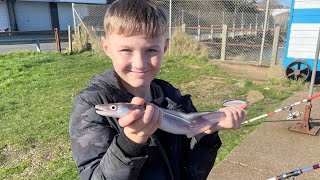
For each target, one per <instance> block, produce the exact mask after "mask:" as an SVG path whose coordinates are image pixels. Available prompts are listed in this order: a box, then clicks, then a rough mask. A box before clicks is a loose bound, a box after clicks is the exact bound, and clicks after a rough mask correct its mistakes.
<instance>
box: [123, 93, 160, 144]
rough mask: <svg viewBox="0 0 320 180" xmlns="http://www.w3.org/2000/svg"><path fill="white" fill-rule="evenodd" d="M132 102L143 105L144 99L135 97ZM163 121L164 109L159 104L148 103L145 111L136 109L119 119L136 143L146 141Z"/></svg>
mask: <svg viewBox="0 0 320 180" xmlns="http://www.w3.org/2000/svg"><path fill="white" fill-rule="evenodd" d="M131 103H132V104H137V105H143V104H144V99H142V98H139V97H134V98H133V99H132V101H131ZM161 121H162V111H161V110H160V108H159V107H158V106H155V105H152V104H147V105H146V109H145V110H144V111H142V110H139V109H136V110H134V111H132V112H131V113H129V114H127V115H126V116H124V117H122V118H120V119H119V124H120V126H121V127H123V128H124V134H125V135H126V136H127V137H128V138H129V139H130V140H132V141H133V142H135V143H139V144H142V143H146V142H147V140H148V139H149V137H150V136H151V134H153V133H154V132H155V131H156V130H157V129H158V128H159V127H160V124H161Z"/></svg>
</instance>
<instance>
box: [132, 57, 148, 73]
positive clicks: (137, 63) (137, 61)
mask: <svg viewBox="0 0 320 180" xmlns="http://www.w3.org/2000/svg"><path fill="white" fill-rule="evenodd" d="M145 65H146V61H145V57H144V55H143V54H142V53H136V54H135V55H134V56H133V57H132V67H133V68H135V69H143V68H144V66H145Z"/></svg>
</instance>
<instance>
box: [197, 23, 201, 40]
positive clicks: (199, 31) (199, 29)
mask: <svg viewBox="0 0 320 180" xmlns="http://www.w3.org/2000/svg"><path fill="white" fill-rule="evenodd" d="M197 35H198V36H197V39H198V41H201V27H200V25H198V34H197Z"/></svg>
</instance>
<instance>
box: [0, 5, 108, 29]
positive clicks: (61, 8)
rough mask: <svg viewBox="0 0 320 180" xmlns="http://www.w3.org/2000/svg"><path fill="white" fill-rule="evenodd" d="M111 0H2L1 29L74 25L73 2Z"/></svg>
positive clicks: (50, 27) (63, 27)
mask: <svg viewBox="0 0 320 180" xmlns="http://www.w3.org/2000/svg"><path fill="white" fill-rule="evenodd" d="M108 2H109V0H0V31H32V30H51V29H53V28H58V29H60V30H67V28H68V25H71V26H72V27H73V13H72V3H85V4H107V3H108Z"/></svg>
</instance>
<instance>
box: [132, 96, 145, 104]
mask: <svg viewBox="0 0 320 180" xmlns="http://www.w3.org/2000/svg"><path fill="white" fill-rule="evenodd" d="M131 103H132V104H137V105H143V104H144V99H142V98H140V97H133V98H132V100H131Z"/></svg>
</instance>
